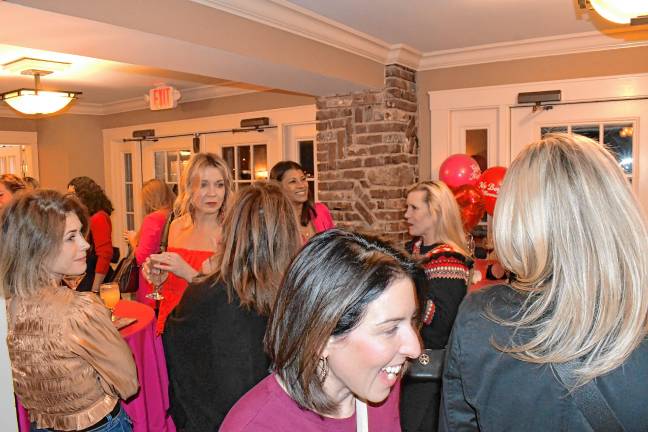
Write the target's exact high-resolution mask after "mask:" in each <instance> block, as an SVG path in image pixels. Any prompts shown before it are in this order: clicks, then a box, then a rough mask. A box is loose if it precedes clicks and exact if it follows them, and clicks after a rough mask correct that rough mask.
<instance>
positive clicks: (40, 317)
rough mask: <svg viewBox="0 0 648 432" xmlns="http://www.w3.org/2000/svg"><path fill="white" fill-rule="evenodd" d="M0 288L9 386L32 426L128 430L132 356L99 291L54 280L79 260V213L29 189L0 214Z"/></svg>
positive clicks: (82, 254) (83, 217)
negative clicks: (124, 404)
mask: <svg viewBox="0 0 648 432" xmlns="http://www.w3.org/2000/svg"><path fill="white" fill-rule="evenodd" d="M0 227H1V229H0V288H1V289H2V291H3V293H4V295H5V296H6V297H7V298H8V302H7V318H8V326H7V330H8V331H7V346H8V349H9V357H10V359H11V367H12V372H13V384H14V391H15V393H16V394H17V395H18V396H19V397H20V400H21V402H22V404H23V405H24V406H25V408H27V410H28V411H29V415H30V418H31V421H32V429H31V430H32V431H55V430H56V431H60V430H65V431H81V430H92V431H93V432H113V431H125V432H128V431H131V422H130V419H129V418H128V416H127V414H126V413H125V412H124V411H123V410H122V408H121V404H120V403H119V400H120V399H127V398H129V397H130V396H132V395H133V394H135V392H136V391H137V388H138V382H137V371H136V368H135V362H134V360H133V355H132V353H131V351H130V349H129V348H128V345H126V343H125V342H124V340H123V339H122V337H121V336H120V335H119V333H118V332H117V330H116V329H115V327H114V326H113V324H112V323H111V321H110V315H109V313H108V310H107V309H106V308H105V307H104V305H103V304H102V303H101V301H100V300H99V298H98V297H97V296H96V295H94V294H92V293H87V292H78V291H74V290H71V289H68V288H66V287H63V286H61V279H62V277H63V275H79V274H82V273H83V272H84V271H85V269H86V259H85V258H86V253H87V251H88V249H89V245H88V243H87V242H86V240H85V238H84V234H85V232H86V231H87V229H88V216H87V213H86V211H85V209H84V208H83V206H82V205H81V204H80V203H79V202H78V201H77V200H76V199H75V198H73V197H72V196H63V195H61V194H60V193H58V192H55V191H51V190H38V191H35V192H33V193H30V194H25V195H22V196H20V197H17V198H16V199H14V200H13V201H12V202H11V203H10V204H8V205H7V206H6V207H5V208H4V209H3V212H2V213H1V214H0Z"/></svg>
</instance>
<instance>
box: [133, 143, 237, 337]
mask: <svg viewBox="0 0 648 432" xmlns="http://www.w3.org/2000/svg"><path fill="white" fill-rule="evenodd" d="M231 184H232V182H231V177H230V172H229V168H228V167H227V164H226V163H225V161H224V160H223V159H221V158H220V157H218V156H216V155H215V154H212V153H197V154H195V155H193V157H192V158H191V159H190V160H189V163H188V164H187V166H186V167H185V169H184V170H183V172H182V176H181V178H180V183H179V185H178V186H179V189H178V198H177V199H176V203H175V206H174V211H175V214H176V218H175V219H174V220H173V222H172V223H171V226H170V228H169V238H168V245H169V246H168V249H167V250H166V251H164V252H162V253H159V254H153V255H151V256H150V257H149V258H148V259H147V261H146V263H145V265H144V267H143V271H144V275H145V277H146V278H147V279H148V280H149V281H150V282H151V283H152V284H153V285H154V286H155V285H156V284H157V286H159V285H160V284H162V283H163V284H164V285H163V287H162V297H163V298H162V299H161V302H160V309H159V311H158V322H157V333H158V334H162V332H163V331H164V324H165V322H166V318H167V316H168V315H169V313H171V311H172V310H173V308H175V306H176V305H177V304H178V303H179V302H180V299H181V298H182V295H183V293H184V291H185V289H186V288H187V285H188V283H189V282H191V281H192V280H193V278H194V277H195V276H196V275H198V273H200V271H201V270H202V267H203V263H204V262H205V261H206V260H207V259H208V258H210V257H211V256H212V255H213V254H214V253H215V252H217V251H218V249H219V247H220V239H221V231H222V223H223V215H224V213H225V209H226V208H227V203H228V199H229V198H230V196H231V194H232V189H231Z"/></svg>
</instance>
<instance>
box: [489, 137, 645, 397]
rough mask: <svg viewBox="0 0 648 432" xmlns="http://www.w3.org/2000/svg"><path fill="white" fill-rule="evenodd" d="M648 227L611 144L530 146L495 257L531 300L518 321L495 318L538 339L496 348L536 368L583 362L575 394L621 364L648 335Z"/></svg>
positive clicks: (501, 203)
mask: <svg viewBox="0 0 648 432" xmlns="http://www.w3.org/2000/svg"><path fill="white" fill-rule="evenodd" d="M644 221H645V219H644V216H643V215H642V212H641V209H640V205H639V203H638V202H637V200H636V198H635V196H634V195H633V193H632V190H631V187H630V185H629V183H628V181H627V179H626V177H625V175H624V173H623V171H622V170H621V168H620V167H619V164H618V163H617V161H616V160H615V159H614V157H613V156H612V155H611V154H610V153H609V152H608V151H607V150H606V149H605V147H604V146H602V145H600V144H599V143H597V142H595V141H592V140H591V139H588V138H585V137H583V136H579V135H568V134H549V135H546V136H545V138H544V139H542V140H540V141H536V142H534V143H532V144H530V145H529V146H527V147H526V148H525V149H524V150H523V151H522V152H521V153H520V154H519V155H518V157H517V158H516V159H515V160H514V161H513V163H512V164H511V167H510V168H509V170H508V172H507V174H506V178H505V180H504V183H503V185H502V188H501V189H500V193H499V198H498V203H497V207H496V209H495V216H494V223H493V240H494V244H495V250H496V252H497V254H498V256H499V258H500V261H501V263H502V265H503V266H504V267H505V268H506V269H508V270H510V271H511V272H513V273H514V274H515V275H516V279H515V281H514V282H513V283H512V287H513V288H514V289H515V290H516V291H518V292H519V293H521V294H522V295H523V296H524V299H525V301H524V303H523V305H522V307H521V309H520V310H519V312H518V313H517V315H515V316H514V317H513V318H511V319H501V318H499V317H496V316H494V313H493V312H492V311H490V312H489V313H487V316H489V317H490V318H491V319H494V320H495V321H497V322H500V323H501V324H504V325H507V326H512V327H514V328H515V329H516V332H517V331H518V330H521V329H524V330H530V333H531V334H532V336H531V337H530V339H527V340H523V341H518V342H511V343H510V344H509V345H508V346H500V345H499V344H497V343H495V342H493V343H494V344H495V346H496V347H497V348H498V349H500V350H502V351H503V352H506V353H509V354H511V355H512V356H514V357H515V358H518V359H520V360H523V361H527V362H532V363H562V362H566V361H570V360H572V359H580V360H581V362H582V366H581V367H580V368H578V369H577V370H576V371H575V373H576V378H577V380H576V383H575V385H574V388H576V387H578V386H580V385H583V384H585V383H587V382H588V381H590V380H592V379H594V378H596V377H597V376H600V375H603V374H605V373H606V372H609V371H611V370H613V369H615V368H616V367H618V366H620V365H621V364H622V363H623V362H624V361H625V360H626V359H627V358H628V356H629V355H630V353H631V352H632V351H633V350H634V349H635V348H637V346H638V345H639V344H640V343H641V341H642V340H643V339H644V338H645V337H646V334H647V331H648V231H647V229H646V224H645V222H644ZM487 312H488V311H487ZM525 334H526V332H525Z"/></svg>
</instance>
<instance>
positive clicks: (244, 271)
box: [207, 182, 301, 316]
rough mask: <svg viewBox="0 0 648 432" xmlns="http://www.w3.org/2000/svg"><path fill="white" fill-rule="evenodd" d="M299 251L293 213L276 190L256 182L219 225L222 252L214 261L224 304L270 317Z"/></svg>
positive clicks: (278, 188) (286, 200)
mask: <svg viewBox="0 0 648 432" xmlns="http://www.w3.org/2000/svg"><path fill="white" fill-rule="evenodd" d="M300 247H301V238H300V236H299V227H298V226H297V221H296V220H295V217H294V210H293V208H292V204H291V203H290V201H289V200H288V198H287V197H286V196H285V195H284V193H283V191H282V189H281V187H280V186H279V185H276V184H273V183H265V182H257V183H253V184H252V185H250V186H248V187H246V188H245V189H243V190H242V191H240V192H239V193H238V195H236V198H235V201H234V204H233V205H232V207H231V208H230V209H229V210H228V212H227V214H226V216H225V222H224V224H223V241H222V252H221V253H219V254H217V255H216V256H215V257H214V259H213V261H212V262H213V265H214V267H215V272H214V273H213V274H211V275H209V276H208V277H207V279H209V280H211V281H212V282H213V283H217V282H218V280H222V281H223V282H224V283H225V285H226V286H227V294H228V298H229V301H230V302H231V301H233V299H234V297H235V294H236V296H237V297H238V300H239V302H240V304H241V306H243V307H246V308H249V309H253V310H255V311H256V312H257V313H258V314H259V315H265V316H267V315H269V314H270V311H271V309H272V304H273V302H274V299H275V297H276V294H277V289H278V287H279V283H280V281H281V278H282V277H283V275H284V273H285V271H286V268H287V267H288V265H289V264H290V261H291V260H292V259H293V257H294V256H295V255H296V254H297V252H298V251H299V248H300Z"/></svg>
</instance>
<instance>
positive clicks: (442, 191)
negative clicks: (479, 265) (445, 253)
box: [407, 180, 470, 255]
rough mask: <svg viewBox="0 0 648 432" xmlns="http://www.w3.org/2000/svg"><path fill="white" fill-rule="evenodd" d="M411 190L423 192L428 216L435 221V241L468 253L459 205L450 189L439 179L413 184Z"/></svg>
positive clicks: (408, 192)
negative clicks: (428, 212)
mask: <svg viewBox="0 0 648 432" xmlns="http://www.w3.org/2000/svg"><path fill="white" fill-rule="evenodd" d="M412 192H423V193H424V196H423V201H424V202H425V203H426V204H427V206H428V210H429V211H430V217H431V218H433V219H434V220H435V221H436V225H437V226H436V235H437V238H436V239H434V240H436V241H441V242H443V243H446V244H449V245H451V246H453V247H455V248H456V249H458V250H459V252H461V253H462V254H464V255H470V252H469V251H468V244H467V243H466V233H465V232H464V229H463V225H462V222H461V216H460V214H459V205H458V204H457V200H456V199H455V197H454V195H453V194H452V191H451V190H450V188H449V187H448V186H446V184H445V183H444V182H442V181H440V180H430V181H424V182H420V183H417V184H415V185H414V186H413V187H412V188H411V189H410V190H408V191H407V195H409V194H410V193H412Z"/></svg>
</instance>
